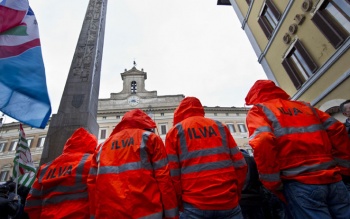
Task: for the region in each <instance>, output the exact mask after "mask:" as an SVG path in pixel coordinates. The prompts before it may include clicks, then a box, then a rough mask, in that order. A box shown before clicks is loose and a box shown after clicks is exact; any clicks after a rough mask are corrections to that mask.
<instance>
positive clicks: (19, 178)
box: [12, 124, 36, 187]
mask: <svg viewBox="0 0 350 219" xmlns="http://www.w3.org/2000/svg"><path fill="white" fill-rule="evenodd" d="M13 163H14V167H13V173H12V176H13V178H14V181H15V182H17V184H19V185H23V186H26V187H31V186H32V184H33V182H34V180H35V174H36V168H35V166H34V162H33V160H32V155H31V153H30V148H29V146H28V142H27V139H26V136H25V133H24V130H23V127H22V124H20V130H19V140H18V144H17V149H16V156H15V158H14V160H13Z"/></svg>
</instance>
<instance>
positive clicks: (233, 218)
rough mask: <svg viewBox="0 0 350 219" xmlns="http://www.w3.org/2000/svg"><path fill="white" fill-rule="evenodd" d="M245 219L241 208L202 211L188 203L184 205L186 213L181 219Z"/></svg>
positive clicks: (182, 214)
mask: <svg viewBox="0 0 350 219" xmlns="http://www.w3.org/2000/svg"><path fill="white" fill-rule="evenodd" d="M216 218H217V219H219V218H220V219H243V216H242V212H241V207H240V206H239V205H238V206H237V207H235V208H233V209H229V210H201V209H198V208H196V207H194V206H192V205H190V204H188V203H184V212H182V213H181V214H180V219H216Z"/></svg>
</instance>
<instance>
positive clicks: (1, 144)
mask: <svg viewBox="0 0 350 219" xmlns="http://www.w3.org/2000/svg"><path fill="white" fill-rule="evenodd" d="M5 146H6V142H0V152H4V150H5Z"/></svg>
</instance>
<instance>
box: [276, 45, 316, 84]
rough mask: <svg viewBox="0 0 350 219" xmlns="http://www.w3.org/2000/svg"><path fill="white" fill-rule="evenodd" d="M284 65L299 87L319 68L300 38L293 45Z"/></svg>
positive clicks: (283, 62)
mask: <svg viewBox="0 0 350 219" xmlns="http://www.w3.org/2000/svg"><path fill="white" fill-rule="evenodd" d="M282 65H283V67H284V69H285V70H286V72H287V74H288V75H289V77H290V79H291V80H292V82H293V84H294V86H295V87H296V88H297V89H299V88H300V87H301V85H302V84H303V83H304V82H305V81H306V80H307V79H308V78H310V77H311V76H312V75H313V73H314V72H315V71H316V70H317V65H316V63H315V62H314V61H313V60H312V58H311V56H310V55H309V54H308V53H307V51H306V49H305V48H304V46H303V45H302V44H301V42H300V41H299V40H297V41H295V43H294V44H293V45H292V46H291V49H290V51H289V53H287V54H286V56H285V58H284V60H283V61H282Z"/></svg>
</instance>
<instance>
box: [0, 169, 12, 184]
mask: <svg viewBox="0 0 350 219" xmlns="http://www.w3.org/2000/svg"><path fill="white" fill-rule="evenodd" d="M9 172H10V171H8V170H3V171H1V172H0V182H4V181H7V176H8V175H9Z"/></svg>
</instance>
